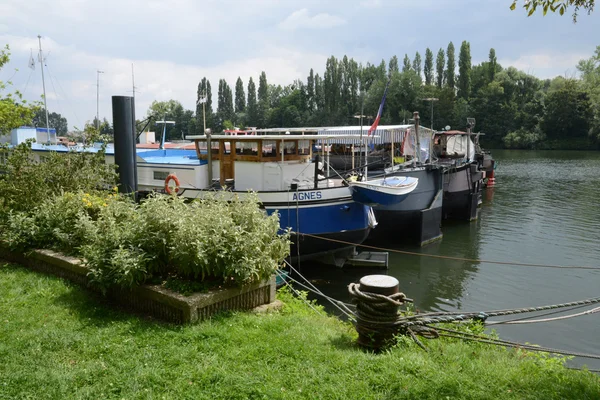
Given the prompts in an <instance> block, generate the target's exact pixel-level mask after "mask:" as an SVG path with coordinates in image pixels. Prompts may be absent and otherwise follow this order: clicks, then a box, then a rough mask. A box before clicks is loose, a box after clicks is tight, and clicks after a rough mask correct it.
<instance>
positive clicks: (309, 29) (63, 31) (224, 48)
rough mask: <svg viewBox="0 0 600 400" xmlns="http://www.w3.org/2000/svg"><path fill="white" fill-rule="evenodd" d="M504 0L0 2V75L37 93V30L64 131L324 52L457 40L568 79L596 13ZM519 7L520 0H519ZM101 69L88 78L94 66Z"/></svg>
mask: <svg viewBox="0 0 600 400" xmlns="http://www.w3.org/2000/svg"><path fill="white" fill-rule="evenodd" d="M511 3H512V0H485V1H483V0H418V1H417V0H328V1H322V0H280V1H276V0H169V1H165V0H159V1H157V0H119V1H116V0H91V1H89V0H53V1H42V0H26V1H24V0H1V1H0V45H4V44H8V45H9V46H10V51H11V62H10V63H9V64H8V65H7V66H5V67H4V68H3V69H2V70H1V71H0V81H7V80H11V81H12V82H13V89H17V90H20V91H21V92H22V93H23V95H24V97H25V98H26V99H28V100H30V101H34V100H40V99H41V95H42V77H41V69H40V65H39V63H37V65H36V69H35V70H32V69H30V68H28V63H29V59H30V56H31V54H32V53H33V56H34V59H35V60H37V52H38V46H39V44H38V37H37V36H38V35H41V36H42V38H41V42H42V48H43V50H44V55H45V59H46V61H45V63H46V67H45V68H44V74H45V78H46V96H47V100H48V109H49V110H50V111H55V112H59V113H60V114H62V115H63V116H65V117H66V118H67V120H68V123H69V127H70V128H73V127H78V128H80V129H82V128H83V126H84V124H85V123H86V121H91V120H93V118H94V117H95V115H96V107H97V102H96V96H97V90H98V86H97V79H98V77H99V102H98V108H99V113H100V118H101V119H102V118H107V119H108V120H109V121H111V122H112V109H111V96H115V95H125V96H131V95H132V86H133V85H132V65H133V69H134V72H135V86H136V88H137V89H136V90H137V92H136V117H137V118H138V119H142V118H143V117H144V116H145V115H146V114H147V111H148V107H149V105H150V104H151V103H152V101H153V100H158V101H164V100H169V99H175V100H178V101H180V102H181V103H182V104H183V106H184V107H185V108H187V109H195V102H196V91H197V87H198V82H199V81H200V80H201V79H202V78H203V77H207V78H208V79H209V80H210V81H211V85H212V88H213V101H214V107H215V108H216V98H214V96H216V92H217V87H218V82H219V79H221V78H224V79H226V80H227V82H228V83H229V85H230V86H231V87H232V88H234V86H235V81H236V79H237V78H238V76H239V77H241V78H242V80H243V82H244V86H245V87H247V83H248V79H249V77H253V79H254V80H255V82H256V83H257V84H258V76H259V74H260V73H261V71H265V72H266V75H267V80H268V82H269V83H273V84H281V85H287V84H290V83H292V81H293V80H294V79H302V80H304V81H306V77H307V76H308V74H309V71H310V68H313V69H314V70H315V73H319V74H321V75H322V73H323V70H324V69H325V61H326V59H327V58H328V57H329V56H331V55H334V56H336V57H338V58H341V57H343V56H344V55H348V57H352V58H354V59H355V60H357V61H358V62H361V63H363V64H366V63H367V62H370V63H374V64H379V63H380V62H381V60H382V59H385V61H386V63H387V62H388V61H389V59H390V58H391V57H392V56H394V55H396V56H397V57H398V58H399V60H400V64H401V63H402V59H403V58H404V54H408V55H409V57H410V58H411V59H412V58H413V57H414V55H415V52H417V51H418V52H420V53H421V56H422V57H424V54H425V49H426V48H427V47H429V48H430V49H431V50H432V51H433V52H434V55H435V54H437V51H438V49H439V48H444V49H445V48H446V47H447V45H448V43H449V42H450V41H452V42H453V43H454V46H455V47H456V54H457V57H458V51H459V48H460V44H461V43H462V41H463V40H467V41H468V42H470V45H471V57H472V62H473V64H478V63H480V62H482V61H486V60H487V58H488V53H489V49H490V48H491V47H493V48H495V50H496V56H497V58H498V62H499V63H500V64H501V65H502V66H504V67H506V66H511V65H512V66H514V67H516V68H518V69H521V70H523V71H525V72H527V73H530V74H533V75H536V76H538V77H540V78H551V77H554V76H557V75H562V76H565V75H566V76H569V77H571V76H577V70H576V65H577V62H578V61H579V60H581V59H584V58H589V57H591V56H592V53H593V52H594V49H595V48H596V46H598V45H600V10H597V11H596V12H595V13H592V14H591V15H587V14H586V13H585V12H580V15H579V18H578V22H577V23H576V24H574V23H573V22H572V18H571V16H570V14H569V15H564V16H562V17H561V16H559V15H547V16H545V17H543V16H542V15H541V13H536V15H534V16H532V17H527V16H526V12H525V10H523V9H521V8H520V7H517V9H516V10H515V11H511V10H510V9H509V7H510V4H511ZM521 3H522V1H521ZM98 70H100V71H103V73H102V74H98V73H97V71H98Z"/></svg>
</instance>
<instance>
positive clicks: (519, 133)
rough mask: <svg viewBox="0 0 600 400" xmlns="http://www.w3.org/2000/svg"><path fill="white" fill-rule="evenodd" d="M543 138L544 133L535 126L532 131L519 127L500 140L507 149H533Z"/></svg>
mask: <svg viewBox="0 0 600 400" xmlns="http://www.w3.org/2000/svg"><path fill="white" fill-rule="evenodd" d="M544 138H545V135H544V134H543V133H542V132H541V131H540V130H539V128H537V127H536V128H534V130H533V131H532V132H530V131H527V130H525V129H523V128H519V129H518V130H516V131H514V132H510V133H508V134H507V135H506V136H505V137H504V138H503V139H502V140H503V142H504V145H505V146H506V148H508V149H535V148H536V147H537V146H538V144H539V143H540V142H541V141H542V140H544Z"/></svg>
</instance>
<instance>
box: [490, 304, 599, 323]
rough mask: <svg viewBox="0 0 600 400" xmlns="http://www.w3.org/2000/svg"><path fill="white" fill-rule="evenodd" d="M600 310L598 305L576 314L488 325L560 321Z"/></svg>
mask: <svg viewBox="0 0 600 400" xmlns="http://www.w3.org/2000/svg"><path fill="white" fill-rule="evenodd" d="M599 311H600V307H596V308H592V309H591V310H587V311H582V312H579V313H576V314H569V315H563V316H560V317H553V318H541V319H525V320H521V321H488V322H486V325H500V324H504V325H516V324H535V323H538V322H551V321H560V320H563V319H569V318H575V317H580V316H582V315H588V314H595V313H597V312H599Z"/></svg>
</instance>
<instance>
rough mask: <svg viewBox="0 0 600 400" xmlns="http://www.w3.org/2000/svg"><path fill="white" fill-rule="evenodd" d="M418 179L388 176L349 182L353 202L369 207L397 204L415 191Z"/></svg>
mask: <svg viewBox="0 0 600 400" xmlns="http://www.w3.org/2000/svg"><path fill="white" fill-rule="evenodd" d="M418 183H419V179H417V178H413V177H406V176H390V177H384V178H381V179H370V180H366V181H351V182H349V186H350V189H351V190H352V198H353V199H354V201H356V202H358V203H362V204H366V205H369V206H378V205H383V206H390V205H394V204H399V203H401V202H402V201H403V200H405V199H406V198H407V196H408V195H409V194H410V193H411V192H412V191H414V190H415V189H416V187H417V184H418Z"/></svg>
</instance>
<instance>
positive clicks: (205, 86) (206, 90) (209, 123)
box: [196, 78, 214, 133]
mask: <svg viewBox="0 0 600 400" xmlns="http://www.w3.org/2000/svg"><path fill="white" fill-rule="evenodd" d="M204 96H206V103H204V112H203V111H202V103H201V102H200V99H201V98H203V97H204ZM203 117H206V128H208V129H214V117H213V108H212V92H211V89H210V81H209V80H207V79H206V78H202V80H201V81H200V83H198V92H197V97H196V118H197V121H196V126H197V127H200V128H202V129H204V125H205V121H203V119H202V118H203ZM202 133H204V132H202Z"/></svg>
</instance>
